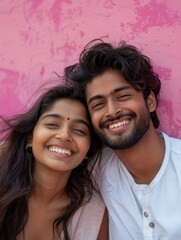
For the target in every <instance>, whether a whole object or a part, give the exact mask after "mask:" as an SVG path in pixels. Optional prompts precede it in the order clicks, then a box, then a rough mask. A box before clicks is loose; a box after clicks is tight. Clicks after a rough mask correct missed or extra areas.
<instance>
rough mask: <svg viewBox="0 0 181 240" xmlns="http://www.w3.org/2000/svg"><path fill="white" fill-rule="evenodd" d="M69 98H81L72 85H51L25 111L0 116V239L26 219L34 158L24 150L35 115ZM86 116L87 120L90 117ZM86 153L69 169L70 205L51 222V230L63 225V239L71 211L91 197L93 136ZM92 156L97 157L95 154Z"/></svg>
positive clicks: (11, 237) (9, 237)
mask: <svg viewBox="0 0 181 240" xmlns="http://www.w3.org/2000/svg"><path fill="white" fill-rule="evenodd" d="M61 98H71V99H77V100H79V101H81V102H82V103H83V101H82V99H81V98H80V97H79V96H77V95H75V94H74V90H73V89H72V88H68V87H66V86H63V85H62V86H55V87H53V88H51V89H50V90H48V91H47V92H46V93H44V94H43V95H42V96H41V97H39V99H38V100H37V101H36V103H35V104H34V106H33V107H32V108H31V109H30V110H29V111H27V112H26V113H23V114H19V115H16V116H14V117H11V118H5V117H1V130H0V133H1V142H3V144H2V145H1V148H0V240H15V239H16V237H17V235H18V234H19V233H20V232H22V231H23V229H24V227H25V225H26V222H27V219H28V199H29V197H30V195H31V193H32V191H33V189H34V186H35V182H34V179H33V170H34V157H33V154H32V152H31V151H27V149H26V146H27V143H28V138H29V136H30V135H32V133H33V129H34V127H35V125H36V123H37V121H38V119H39V117H40V116H41V115H42V114H43V113H44V112H46V111H48V110H49V109H50V108H51V106H52V105H53V103H54V102H55V101H56V100H57V99H61ZM87 115H88V119H89V120H90V116H89V114H88V113H87ZM90 131H91V134H92V141H91V147H90V149H89V152H88V157H89V159H88V160H87V159H86V160H85V161H83V164H81V165H79V166H77V167H76V168H75V169H73V171H72V173H71V175H70V178H69V180H68V184H67V187H66V191H67V194H68V196H69V198H70V200H71V201H70V204H69V206H68V207H67V209H66V210H65V212H64V214H63V215H60V216H59V218H57V219H55V221H54V222H53V223H52V231H53V234H55V231H58V229H59V224H60V223H62V224H63V232H64V238H65V240H70V236H69V233H68V222H69V220H70V217H71V216H72V214H73V213H74V212H75V211H76V210H77V209H78V208H79V207H80V206H81V205H82V204H84V202H85V201H88V200H89V199H90V197H91V194H92V190H93V188H94V186H93V179H92V175H91V173H92V169H93V167H94V164H95V162H96V161H97V159H98V156H99V154H98V153H99V149H100V146H101V144H100V142H98V141H99V140H98V139H97V138H96V137H94V131H93V128H92V126H91V129H90ZM95 155H96V156H97V157H95ZM93 159H94V160H93Z"/></svg>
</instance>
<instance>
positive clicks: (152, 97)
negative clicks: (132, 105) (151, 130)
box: [147, 91, 157, 112]
mask: <svg viewBox="0 0 181 240" xmlns="http://www.w3.org/2000/svg"><path fill="white" fill-rule="evenodd" d="M147 105H148V108H149V111H150V112H154V111H155V109H156V107H157V100H156V97H155V94H154V93H153V91H151V92H150V94H149V96H148V98H147Z"/></svg>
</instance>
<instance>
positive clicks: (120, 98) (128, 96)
mask: <svg viewBox="0 0 181 240" xmlns="http://www.w3.org/2000/svg"><path fill="white" fill-rule="evenodd" d="M128 98H130V94H123V95H120V96H118V97H117V100H126V99H128Z"/></svg>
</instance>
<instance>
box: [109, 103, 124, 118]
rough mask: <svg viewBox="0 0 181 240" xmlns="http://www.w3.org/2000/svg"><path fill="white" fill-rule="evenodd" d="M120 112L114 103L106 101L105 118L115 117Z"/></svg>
mask: <svg viewBox="0 0 181 240" xmlns="http://www.w3.org/2000/svg"><path fill="white" fill-rule="evenodd" d="M120 111H121V109H120V106H118V104H116V102H115V101H108V103H107V111H106V117H116V116H117V115H118V114H119V113H120Z"/></svg>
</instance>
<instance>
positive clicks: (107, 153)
mask: <svg viewBox="0 0 181 240" xmlns="http://www.w3.org/2000/svg"><path fill="white" fill-rule="evenodd" d="M162 135H163V137H164V140H165V149H166V150H165V151H166V152H165V156H164V160H163V163H162V166H161V168H160V170H159V172H158V173H157V175H156V176H155V178H154V179H153V181H152V182H151V183H150V184H149V185H141V184H136V183H135V181H134V179H133V177H132V176H131V174H130V173H129V172H128V171H127V169H126V168H125V166H124V165H123V164H122V163H121V161H120V160H119V159H118V157H117V156H116V155H115V154H114V152H113V150H111V149H110V148H105V149H104V151H103V156H102V159H101V168H100V178H99V179H100V180H99V181H100V182H99V184H100V190H101V194H102V197H103V199H104V201H105V204H106V206H107V208H108V212H109V224H110V226H109V230H110V240H180V239H181V140H179V139H175V138H171V137H168V136H167V135H166V134H164V133H162ZM155 154H156V153H155Z"/></svg>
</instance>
